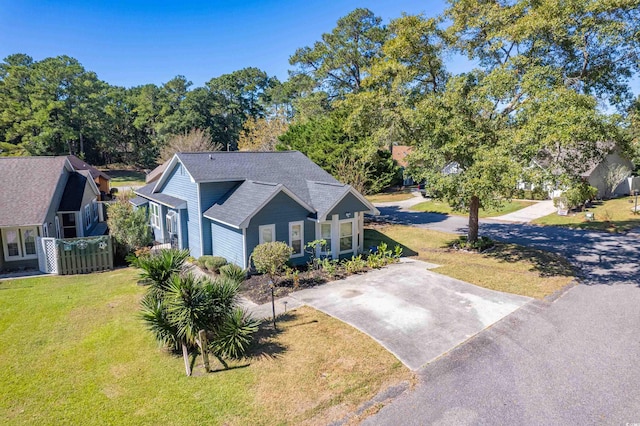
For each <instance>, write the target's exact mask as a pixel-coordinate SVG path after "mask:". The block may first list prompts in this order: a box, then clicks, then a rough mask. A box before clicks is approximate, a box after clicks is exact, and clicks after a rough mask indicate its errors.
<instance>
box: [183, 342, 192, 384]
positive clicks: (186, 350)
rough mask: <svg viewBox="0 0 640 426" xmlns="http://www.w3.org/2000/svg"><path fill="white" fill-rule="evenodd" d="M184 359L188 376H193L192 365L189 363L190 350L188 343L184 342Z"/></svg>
mask: <svg viewBox="0 0 640 426" xmlns="http://www.w3.org/2000/svg"><path fill="white" fill-rule="evenodd" d="M182 357H183V358H184V369H185V370H186V372H187V376H190V375H191V363H190V362H189V350H188V349H187V345H186V343H184V342H182Z"/></svg>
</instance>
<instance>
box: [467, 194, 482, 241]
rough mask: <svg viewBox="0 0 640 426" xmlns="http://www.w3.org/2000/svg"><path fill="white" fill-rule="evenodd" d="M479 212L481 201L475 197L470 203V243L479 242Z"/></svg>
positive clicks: (468, 235) (468, 237) (468, 239)
mask: <svg viewBox="0 0 640 426" xmlns="http://www.w3.org/2000/svg"><path fill="white" fill-rule="evenodd" d="M478 210H480V199H479V198H478V197H476V196H475V195H473V196H472V197H471V202H470V203H469V232H468V234H467V241H468V242H469V243H475V242H476V241H478V227H479V225H478Z"/></svg>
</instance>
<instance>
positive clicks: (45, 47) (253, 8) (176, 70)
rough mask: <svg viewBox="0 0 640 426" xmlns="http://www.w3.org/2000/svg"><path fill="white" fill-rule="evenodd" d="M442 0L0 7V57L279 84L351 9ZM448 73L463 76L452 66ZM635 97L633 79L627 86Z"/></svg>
mask: <svg viewBox="0 0 640 426" xmlns="http://www.w3.org/2000/svg"><path fill="white" fill-rule="evenodd" d="M445 6H446V2H445V0H426V1H424V0H423V1H418V0H360V1H357V0H280V1H277V0H261V1H259V0H245V1H220V0H209V1H178V0H174V1H167V0H155V1H150V0H129V1H124V0H113V1H91V0H84V1H79V0H66V1H65V0H58V1H54V0H37V1H36V0H0V29H1V31H0V58H5V57H6V56H7V55H10V54H12V53H26V54H28V55H30V56H32V57H33V58H34V59H35V60H42V59H44V58H46V57H50V56H58V55H69V56H72V57H74V58H76V59H77V60H78V61H80V63H81V64H82V65H84V67H85V69H87V70H90V71H94V72H96V73H97V74H98V77H99V78H100V79H102V80H104V81H106V82H108V83H109V84H113V85H120V86H125V87H131V86H137V85H141V84H146V83H154V84H162V83H164V82H166V81H168V80H170V79H172V78H173V77H175V76H176V75H184V76H185V77H186V78H187V79H189V80H191V81H192V82H193V84H194V86H202V85H203V84H204V83H205V82H207V81H209V80H210V79H211V78H213V77H218V76H220V75H222V74H225V73H230V72H232V71H236V70H239V69H242V68H245V67H257V68H260V69H262V70H264V71H265V72H267V74H269V75H270V76H274V75H275V76H277V77H278V78H280V79H281V80H283V81H284V80H286V79H287V70H289V69H291V66H290V65H289V57H290V56H291V55H292V54H293V53H294V52H295V50H296V49H297V48H299V47H304V46H310V45H312V44H313V43H314V42H315V41H317V40H319V39H320V36H321V34H322V33H325V32H330V31H331V30H332V29H333V28H334V27H335V25H336V21H337V20H338V19H339V18H340V17H342V16H345V15H347V14H348V13H349V12H351V11H352V10H354V9H355V8H357V7H366V8H369V9H371V10H372V11H373V12H374V13H375V14H376V15H377V16H380V17H381V18H382V19H383V21H384V23H385V24H386V23H389V21H390V20H392V19H393V18H397V17H399V16H400V15H401V14H402V13H403V12H406V13H409V14H415V13H424V14H425V15H426V16H436V15H438V14H440V13H441V12H442V11H443V10H444V8H445ZM447 68H448V69H449V71H451V72H453V73H458V72H463V71H468V70H470V69H471V68H472V66H471V64H470V63H469V62H468V61H466V60H465V59H464V58H461V57H452V58H449V59H448V60H447ZM632 87H633V91H634V92H635V93H636V95H637V94H639V93H640V79H638V78H636V79H635V80H634V81H633V84H632Z"/></svg>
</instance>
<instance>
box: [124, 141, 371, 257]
mask: <svg viewBox="0 0 640 426" xmlns="http://www.w3.org/2000/svg"><path fill="white" fill-rule="evenodd" d="M135 193H136V194H137V195H138V196H137V197H136V198H134V199H132V200H131V202H132V203H133V204H134V205H135V206H137V207H142V206H146V207H147V208H148V211H149V218H150V222H151V226H152V229H153V232H154V236H155V240H156V241H157V242H159V243H164V244H166V243H170V244H171V245H172V246H173V247H176V248H188V249H189V250H190V252H191V255H192V256H194V257H200V256H203V255H214V256H222V257H224V258H226V259H227V261H229V262H231V263H235V264H237V265H239V266H241V267H243V268H246V267H248V266H249V265H250V256H251V253H252V252H253V249H254V248H255V246H257V245H258V244H260V243H264V242H270V241H283V242H285V243H287V244H288V245H289V246H291V247H292V248H293V249H294V253H293V255H292V256H291V261H292V263H294V264H304V263H305V262H307V261H309V256H310V253H308V252H307V251H305V245H306V244H307V243H309V242H311V241H314V240H318V239H324V240H326V241H327V245H326V247H324V248H321V247H319V246H318V247H316V249H315V251H316V253H315V254H316V255H321V254H327V255H331V256H333V257H334V258H337V257H349V256H352V255H354V254H356V253H358V252H359V251H362V250H363V245H364V229H363V223H364V214H365V213H371V214H378V211H377V209H376V208H375V207H374V206H373V205H372V204H371V203H369V202H368V201H367V200H366V199H365V198H364V197H363V196H362V195H361V194H360V193H359V192H358V191H356V190H355V189H353V188H352V187H351V186H349V185H344V184H342V183H340V182H338V181H337V180H336V179H334V178H333V177H332V176H331V175H330V174H328V173H327V172H325V171H324V170H322V169H321V168H320V167H319V166H318V165H316V164H315V163H313V162H312V161H311V160H309V159H308V158H307V157H305V156H304V155H303V154H302V153H300V152H297V151H286V152H205V153H177V154H175V155H174V157H173V158H172V159H171V160H170V161H169V162H168V163H167V165H166V167H165V168H164V171H163V172H162V175H161V176H160V178H159V179H157V180H155V181H154V182H152V183H150V184H148V185H146V186H144V187H142V188H139V189H137V190H135ZM320 250H324V252H321V251H320Z"/></svg>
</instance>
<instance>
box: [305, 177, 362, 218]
mask: <svg viewBox="0 0 640 426" xmlns="http://www.w3.org/2000/svg"><path fill="white" fill-rule="evenodd" d="M307 187H308V188H309V194H310V195H311V198H312V199H313V207H315V208H316V210H317V211H318V217H319V218H321V217H324V215H326V214H327V213H328V212H329V210H330V209H331V208H333V207H334V206H335V205H336V203H337V202H338V201H340V200H341V199H342V197H344V196H345V195H346V194H347V192H349V190H350V189H351V187H350V186H348V185H343V184H340V183H338V184H334V183H326V182H307Z"/></svg>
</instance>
